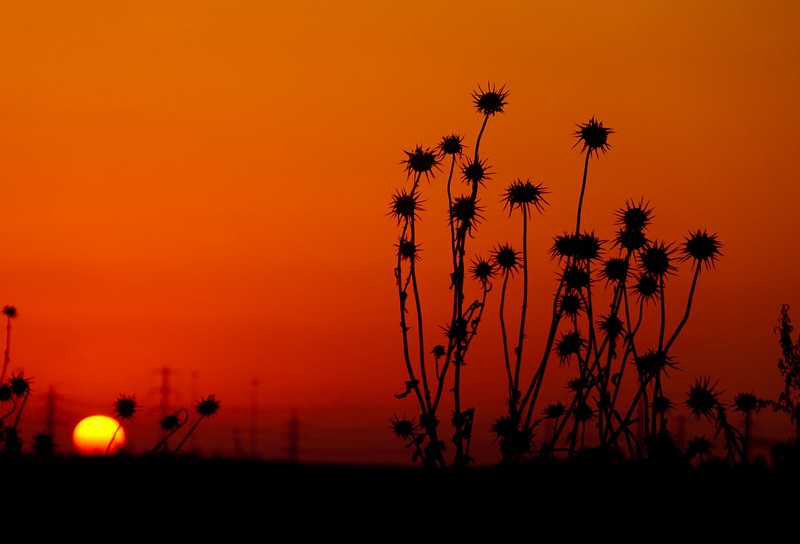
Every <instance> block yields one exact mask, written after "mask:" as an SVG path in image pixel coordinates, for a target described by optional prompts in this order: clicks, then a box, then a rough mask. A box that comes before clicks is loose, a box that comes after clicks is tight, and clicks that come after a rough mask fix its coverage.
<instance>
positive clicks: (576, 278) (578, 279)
mask: <svg viewBox="0 0 800 544" xmlns="http://www.w3.org/2000/svg"><path fill="white" fill-rule="evenodd" d="M562 279H563V281H564V284H565V285H566V286H567V289H568V290H570V291H573V290H574V291H580V290H581V289H584V288H586V287H589V286H590V285H591V283H592V276H591V275H590V274H589V272H587V271H586V269H585V268H584V267H582V266H579V265H575V264H573V265H570V266H568V267H567V268H566V270H564V274H563V278H562Z"/></svg>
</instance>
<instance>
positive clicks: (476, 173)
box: [461, 159, 492, 186]
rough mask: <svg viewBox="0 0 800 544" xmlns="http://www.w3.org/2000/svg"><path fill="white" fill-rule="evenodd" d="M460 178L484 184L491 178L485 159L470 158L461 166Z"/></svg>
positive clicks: (472, 182)
mask: <svg viewBox="0 0 800 544" xmlns="http://www.w3.org/2000/svg"><path fill="white" fill-rule="evenodd" d="M461 179H462V180H463V181H465V182H467V183H471V184H473V185H481V186H485V184H486V181H488V180H490V179H492V172H491V167H490V166H487V165H486V159H478V160H470V161H468V162H466V163H465V164H464V165H463V166H462V167H461Z"/></svg>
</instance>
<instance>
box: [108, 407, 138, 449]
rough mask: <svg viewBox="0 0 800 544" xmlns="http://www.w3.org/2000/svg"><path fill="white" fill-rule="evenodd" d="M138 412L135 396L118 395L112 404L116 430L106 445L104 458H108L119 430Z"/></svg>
mask: <svg viewBox="0 0 800 544" xmlns="http://www.w3.org/2000/svg"><path fill="white" fill-rule="evenodd" d="M138 411H139V404H138V403H137V402H136V396H135V395H119V396H118V397H117V400H116V401H115V402H114V415H116V416H117V420H118V424H117V428H116V429H114V434H113V435H112V436H111V440H109V442H108V445H107V446H106V453H105V456H106V457H108V454H109V453H110V451H111V446H112V445H113V444H114V442H115V441H116V439H117V435H118V434H119V431H120V429H122V426H123V425H124V423H125V422H126V421H129V420H131V419H133V418H134V417H135V416H136V413H137V412H138Z"/></svg>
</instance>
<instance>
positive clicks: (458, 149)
mask: <svg viewBox="0 0 800 544" xmlns="http://www.w3.org/2000/svg"><path fill="white" fill-rule="evenodd" d="M465 147H466V146H465V145H464V138H463V137H462V136H460V135H459V134H450V135H449V136H443V137H442V140H441V141H440V142H439V145H437V146H436V150H437V151H438V152H439V155H441V156H445V155H451V156H454V157H455V156H459V155H461V154H462V153H464V148H465Z"/></svg>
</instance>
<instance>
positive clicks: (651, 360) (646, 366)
mask: <svg viewBox="0 0 800 544" xmlns="http://www.w3.org/2000/svg"><path fill="white" fill-rule="evenodd" d="M633 364H634V365H635V366H636V370H637V371H638V372H639V376H640V378H641V380H642V381H644V382H646V381H649V380H651V379H653V378H655V377H656V376H658V375H659V374H664V375H665V376H666V375H667V370H669V369H670V368H675V366H677V365H676V364H675V361H674V359H673V358H672V357H671V356H670V355H668V354H667V353H665V352H664V351H661V350H656V349H648V350H647V351H645V352H644V353H642V354H640V355H638V356H637V357H635V358H634V360H633Z"/></svg>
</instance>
